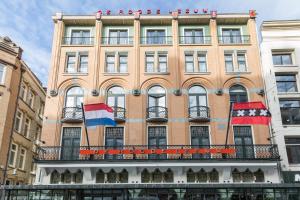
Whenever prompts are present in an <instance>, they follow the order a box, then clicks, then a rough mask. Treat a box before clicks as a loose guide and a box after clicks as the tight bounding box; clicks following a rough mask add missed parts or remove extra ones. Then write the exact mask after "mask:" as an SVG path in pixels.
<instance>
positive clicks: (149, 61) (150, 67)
mask: <svg viewBox="0 0 300 200" xmlns="http://www.w3.org/2000/svg"><path fill="white" fill-rule="evenodd" d="M146 72H154V54H146Z"/></svg>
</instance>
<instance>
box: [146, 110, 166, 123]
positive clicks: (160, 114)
mask: <svg viewBox="0 0 300 200" xmlns="http://www.w3.org/2000/svg"><path fill="white" fill-rule="evenodd" d="M146 120H147V121H149V122H150V121H151V122H165V121H168V108H166V107H162V106H152V107H148V108H147V119H146Z"/></svg>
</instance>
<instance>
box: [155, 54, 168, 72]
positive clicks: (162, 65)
mask: <svg viewBox="0 0 300 200" xmlns="http://www.w3.org/2000/svg"><path fill="white" fill-rule="evenodd" d="M167 59H168V56H167V54H158V69H157V70H158V72H167V66H168V62H167Z"/></svg>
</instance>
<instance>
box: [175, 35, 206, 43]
mask: <svg viewBox="0 0 300 200" xmlns="http://www.w3.org/2000/svg"><path fill="white" fill-rule="evenodd" d="M179 43H180V44H211V36H179Z"/></svg>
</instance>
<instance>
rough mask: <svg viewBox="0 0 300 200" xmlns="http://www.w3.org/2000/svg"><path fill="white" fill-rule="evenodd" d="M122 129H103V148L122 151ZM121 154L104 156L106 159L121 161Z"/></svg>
mask: <svg viewBox="0 0 300 200" xmlns="http://www.w3.org/2000/svg"><path fill="white" fill-rule="evenodd" d="M123 132H124V127H106V129H105V147H106V148H112V149H123V145H124V139H123V137H124V136H123V134H124V133H123ZM122 157H123V155H122V154H116V155H106V159H121V158H122Z"/></svg>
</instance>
